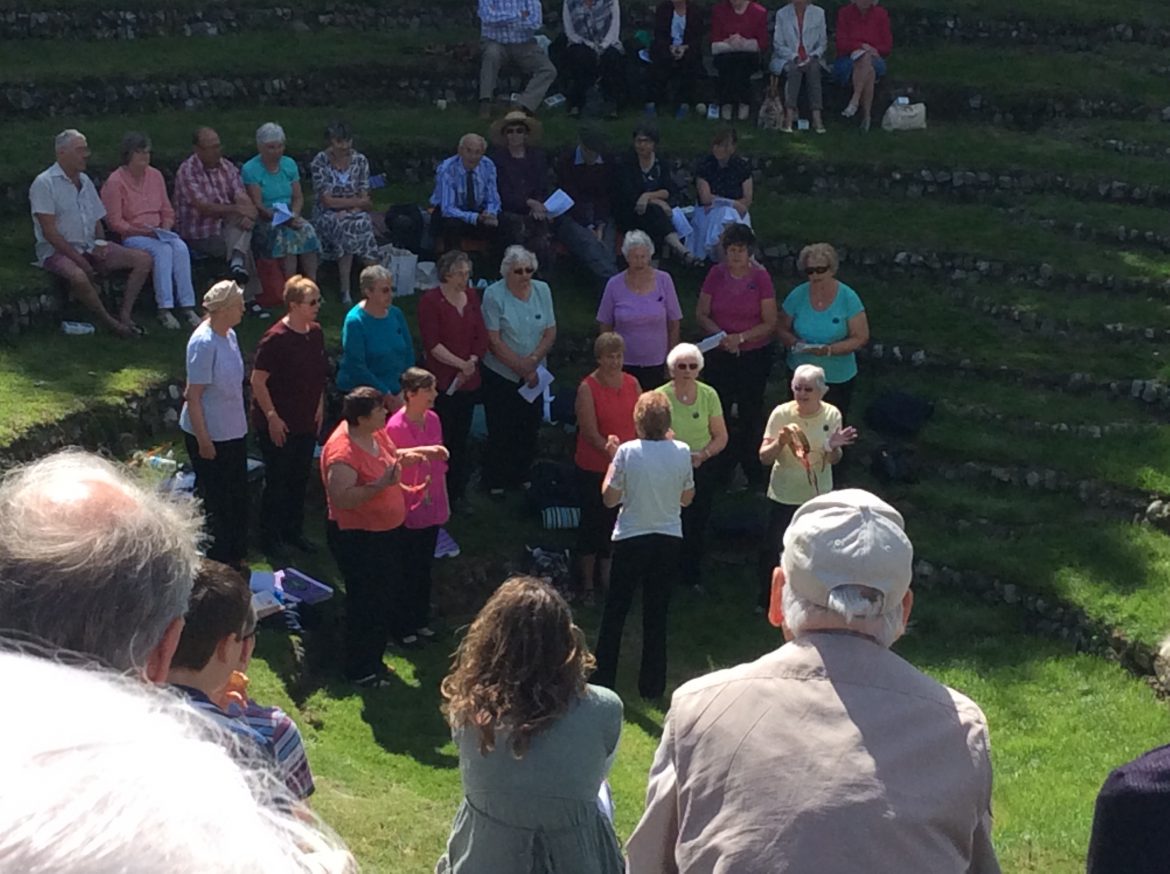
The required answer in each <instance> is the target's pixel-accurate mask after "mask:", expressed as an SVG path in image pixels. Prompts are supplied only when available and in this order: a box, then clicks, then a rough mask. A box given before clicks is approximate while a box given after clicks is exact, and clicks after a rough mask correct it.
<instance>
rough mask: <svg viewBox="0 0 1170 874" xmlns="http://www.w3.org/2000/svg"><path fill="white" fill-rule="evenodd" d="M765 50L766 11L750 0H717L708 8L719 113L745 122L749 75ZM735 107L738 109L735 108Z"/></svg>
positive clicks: (749, 96)
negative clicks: (716, 77)
mask: <svg viewBox="0 0 1170 874" xmlns="http://www.w3.org/2000/svg"><path fill="white" fill-rule="evenodd" d="M767 49H768V12H767V10H765V9H764V7H763V6H761V5H760V4H759V3H755V2H753V0H719V2H718V3H716V4H715V6H714V7H712V9H711V55H712V57H713V59H714V62H715V72H717V73H718V74H719V103H721V104H722V109H721V110H720V116H721V117H722V118H723V120H724V121H730V120H731V119H732V116H733V114H734V115H735V116H736V117H738V119H739V120H740V121H747V119H748V118H749V117H750V116H751V114H752V107H751V103H752V76H753V75H755V73H756V72H757V71H759V69H760V57H761V56H762V55H763V53H764V52H766V51H767ZM737 106H738V112H737V111H736V107H737Z"/></svg>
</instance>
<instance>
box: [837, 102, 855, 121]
mask: <svg viewBox="0 0 1170 874" xmlns="http://www.w3.org/2000/svg"><path fill="white" fill-rule="evenodd" d="M855 115H857V104H856V103H850V104H849V105H848V106H846V107H845V108H844V109H842V110H841V117H842V118H853V116H855Z"/></svg>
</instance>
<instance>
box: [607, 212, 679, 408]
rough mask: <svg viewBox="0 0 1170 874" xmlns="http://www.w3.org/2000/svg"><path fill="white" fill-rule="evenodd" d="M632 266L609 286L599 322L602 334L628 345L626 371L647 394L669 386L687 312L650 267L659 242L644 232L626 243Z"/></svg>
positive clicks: (661, 274) (667, 278)
mask: <svg viewBox="0 0 1170 874" xmlns="http://www.w3.org/2000/svg"><path fill="white" fill-rule="evenodd" d="M622 255H624V256H625V259H626V263H627V264H628V265H629V266H628V267H627V268H626V269H625V270H623V271H622V272H621V273H619V274H617V275H616V276H614V277H613V278H612V279H610V280H609V282H607V283H606V285H605V294H603V295H602V296H601V306H599V307H598V308H597V321H598V322H600V323H601V331H602V333H604V332H606V331H614V332H616V333H618V334H620V335H621V338H622V339H623V340H624V341H625V343H626V357H625V365H624V367H623V369H624V370H625V371H626V373H629V374H631V375H632V376H633V377H634V378H635V379H637V380H638V384H639V385H641V386H642V387H643V388H645V387H654V386H657V385H661V384H662V383H663V382H664V381H665V380H666V353H667V352H668V351H670V350H671V349H673V348H674V347H675V346H676V345H678V336H679V323H680V322H681V321H682V309H681V308H680V307H679V305H678V294H677V293H676V292H675V290H674V281H673V280H672V279H671V278H670V274H669V273H667V272H665V271H664V270H655V269H654V268H653V267H651V266H650V259H651V258H652V257H653V256H654V242H653V241H652V240H651V239H650V237H649V235H648V234H646V233H645V232H644V231H629V232H628V233H627V234H626V236H625V239H623V240H622Z"/></svg>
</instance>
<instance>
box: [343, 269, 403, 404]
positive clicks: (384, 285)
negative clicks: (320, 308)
mask: <svg viewBox="0 0 1170 874" xmlns="http://www.w3.org/2000/svg"><path fill="white" fill-rule="evenodd" d="M358 288H360V289H361V292H362V300H360V301H358V302H357V303H356V304H354V305H353V308H352V309H351V310H350V311H349V312H348V313H346V315H345V321H344V322H343V323H342V325H341V361H340V363H339V364H338V365H337V388H338V389H340V390H341V391H345V392H348V391H353V390H354V389H355V388H358V387H359V386H363V385H368V386H372V387H373V388H376V389H377V390H378V391H379V392H380V393H381V394H382V395H383V396H384V398H385V401H386V409H387V410H388V411H389V412H394V411H395V410H397V409H398V408H399V407H400V406H402V391H401V378H402V372H403V371H404V370H406V368H408V367H410V366H411V365H412V364H414V341H413V340H412V339H411V336H410V327H409V326H408V325H407V324H406V316H404V315H403V314H402V310H400V309H399V308H398V307H396V306H393V301H394V275H393V274H392V273H391V272H390V271H389V270H387V269H386V268H385V267H383V266H382V265H381V264H371V265H370V266H369V267H367V268H366V269H365V270H363V271H362V272H361V275H360V276H359V277H358Z"/></svg>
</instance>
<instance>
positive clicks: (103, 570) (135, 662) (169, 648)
mask: <svg viewBox="0 0 1170 874" xmlns="http://www.w3.org/2000/svg"><path fill="white" fill-rule="evenodd" d="M0 519H3V520H4V524H3V525H0V633H2V634H15V635H19V636H20V638H21V639H23V640H31V641H34V642H37V643H39V644H41V645H44V646H47V647H49V648H50V650H49V653H48V654H49V655H50V656H51V655H52V654H53V653H57V652H61V651H72V652H75V653H81V654H83V655H85V656H89V657H92V658H95V659H98V660H99V661H101V662H102V663H103V664H106V665H108V666H110V667H112V668H114V669H115V670H118V671H126V672H129V673H135V674H139V675H141V676H142V677H143V678H145V679H146V680H149V681H151V682H155V683H159V682H163V681H164V680H165V679H166V676H167V671H168V670H169V669H170V665H171V656H172V655H173V654H174V651H175V647H176V646H177V645H178V642H179V634H180V632H181V631H182V628H183V615H184V614H185V613H186V612H187V601H188V599H189V598H190V595H191V581H192V579H193V578H194V576H195V568H196V565H197V563H198V561H199V555H198V553H197V552H196V546H197V545H198V543H199V539H200V525H201V522H202V520H201V519H200V518H199V515H198V513H197V511H196V509H195V505H194V503H193V502H189V501H186V500H180V499H176V498H171V497H167V496H165V495H164V494H163V493H162V492H159V491H156V490H155V489H152V488H144V487H143V486H142V485H141V484H140V483H139V482H138V480H136V479H135V478H133V477H132V476H131V475H130V473H129V472H128V471H126V470H125V469H123V468H121V467H120V466H118V465H115V464H113V463H111V462H109V461H106V460H105V459H102V458H99V457H98V456H96V455H91V454H90V453H88V452H82V451H80V450H76V449H69V450H65V451H63V452H56V453H54V454H52V455H47V456H45V457H44V458H41V459H38V460H37V461H34V462H32V463H30V464H27V465H24V466H21V467H14V468H12V469H11V470H9V471H8V472H7V473H6V474H5V475H4V478H3V480H2V481H0ZM42 692H43V690H42ZM9 700H17V699H9ZM11 727H12V726H11V724H10V725H9V728H11ZM7 773H8V775H9V777H11V772H7ZM8 787H9V789H11V788H12V784H11V783H9V784H8Z"/></svg>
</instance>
